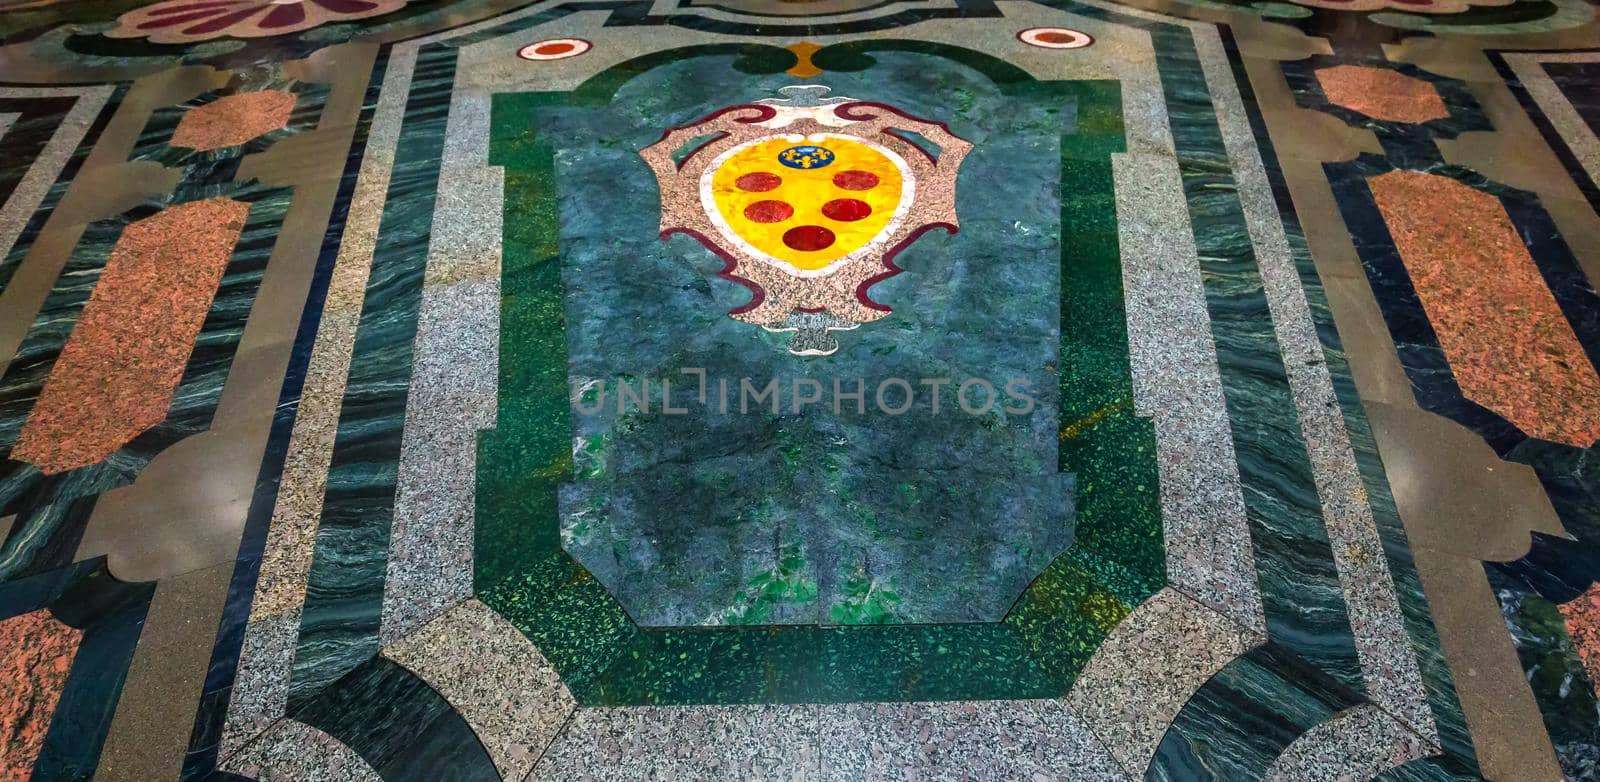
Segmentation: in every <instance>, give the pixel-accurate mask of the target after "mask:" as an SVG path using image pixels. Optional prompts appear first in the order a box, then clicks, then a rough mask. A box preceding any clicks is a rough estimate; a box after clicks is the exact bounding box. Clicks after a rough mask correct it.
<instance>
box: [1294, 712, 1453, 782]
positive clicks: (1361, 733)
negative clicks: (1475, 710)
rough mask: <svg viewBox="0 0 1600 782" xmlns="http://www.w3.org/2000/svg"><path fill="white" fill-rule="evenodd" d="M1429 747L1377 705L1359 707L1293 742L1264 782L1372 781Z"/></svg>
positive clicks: (1430, 750) (1423, 754) (1427, 752)
mask: <svg viewBox="0 0 1600 782" xmlns="http://www.w3.org/2000/svg"><path fill="white" fill-rule="evenodd" d="M1434 750H1435V748H1434V747H1433V746H1430V742H1428V741H1426V740H1424V739H1423V738H1422V737H1421V736H1419V735H1417V734H1416V733H1414V732H1412V731H1411V730H1409V729H1407V728H1406V727H1405V726H1404V725H1401V724H1400V721H1399V720H1396V719H1395V718H1394V717H1391V716H1389V714H1388V713H1387V712H1385V711H1383V710H1382V709H1379V708H1378V707H1377V706H1374V705H1372V704H1370V703H1363V704H1361V705H1360V706H1356V707H1353V708H1350V709H1346V710H1344V711H1342V712H1339V713H1338V714H1335V715H1334V716H1333V718H1332V719H1330V720H1328V721H1327V722H1324V723H1322V724H1320V725H1317V726H1316V727H1314V728H1312V729H1311V730H1308V731H1306V732H1305V733H1302V734H1300V738H1297V739H1295V740H1294V743H1293V744H1290V745H1289V748H1288V749H1286V750H1284V751H1283V754H1282V755H1279V756H1278V759H1277V760H1275V761H1273V763H1272V768H1270V769H1268V771H1267V773H1266V776H1265V777H1263V779H1264V780H1265V781H1266V782H1339V781H1340V780H1350V779H1374V778H1376V777H1377V776H1378V775H1379V774H1382V773H1383V772H1385V771H1388V770H1390V769H1395V768H1399V767H1401V766H1403V765H1405V764H1407V763H1409V762H1411V761H1413V760H1417V759H1418V758H1423V757H1426V756H1428V755H1430V754H1432V753H1433V752H1434Z"/></svg>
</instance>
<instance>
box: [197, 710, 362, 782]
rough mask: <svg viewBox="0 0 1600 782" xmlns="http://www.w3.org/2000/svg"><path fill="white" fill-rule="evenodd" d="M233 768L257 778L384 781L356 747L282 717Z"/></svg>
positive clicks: (291, 781) (232, 763)
mask: <svg viewBox="0 0 1600 782" xmlns="http://www.w3.org/2000/svg"><path fill="white" fill-rule="evenodd" d="M227 765H228V768H229V770H231V771H233V772H234V773H237V774H239V775H241V776H246V777H250V778H252V779H255V780H257V782H382V779H383V778H382V777H380V776H378V772H377V771H375V770H373V768H372V766H370V765H368V764H367V761H365V760H363V759H362V758H361V756H360V755H358V754H356V752H355V750H353V749H351V748H350V747H348V746H345V745H344V744H343V743H341V742H340V741H339V740H338V739H336V738H334V737H332V736H329V735H328V734H326V733H323V732H322V731H320V730H317V729H316V728H313V727H311V726H310V725H307V724H305V723H303V722H297V721H295V720H292V719H285V720H280V721H279V722H278V723H277V724H276V725H274V726H273V727H272V729H271V730H269V731H267V732H266V733H265V734H263V735H262V736H261V737H260V738H258V739H256V740H255V741H254V742H251V744H250V745H249V746H247V747H245V748H244V750H243V751H242V752H240V753H239V755H238V756H236V757H234V758H233V759H232V760H231V761H230V762H229V763H228V764H227Z"/></svg>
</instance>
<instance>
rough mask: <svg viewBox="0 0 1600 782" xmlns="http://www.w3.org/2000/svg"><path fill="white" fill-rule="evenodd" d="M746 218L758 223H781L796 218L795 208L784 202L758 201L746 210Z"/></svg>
mask: <svg viewBox="0 0 1600 782" xmlns="http://www.w3.org/2000/svg"><path fill="white" fill-rule="evenodd" d="M744 216H745V218H746V219H748V220H750V221H751V222H756V223H781V222H783V221H784V220H787V219H789V218H790V217H793V216H794V207H792V206H790V205H788V204H786V203H784V202H782V201H757V202H755V203H753V204H751V205H749V206H747V207H745V208H744Z"/></svg>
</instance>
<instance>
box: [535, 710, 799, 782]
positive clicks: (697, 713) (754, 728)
mask: <svg viewBox="0 0 1600 782" xmlns="http://www.w3.org/2000/svg"><path fill="white" fill-rule="evenodd" d="M824 708H829V707H826V706H814V705H806V704H782V705H761V706H622V707H609V708H592V709H578V710H577V711H576V712H575V713H574V714H573V716H572V720H571V721H570V722H568V723H567V727H566V729H565V730H563V731H562V732H561V735H560V736H559V737H557V738H556V740H555V742H554V743H553V744H551V745H550V749H549V751H547V752H545V754H544V757H542V758H540V759H539V763H538V765H537V766H536V767H535V768H534V770H533V773H532V774H531V775H529V777H528V780H529V782H534V781H535V780H538V781H539V782H546V781H551V780H563V781H564V780H574V781H576V780H593V779H604V780H607V782H623V781H624V780H662V779H672V780H678V779H685V780H687V779H715V780H747V779H759V780H771V781H772V782H777V781H778V780H784V781H785V782H788V781H789V780H794V782H809V780H812V779H815V778H816V777H817V768H818V764H817V753H816V741H815V739H816V731H817V720H818V712H819V710H821V709H824Z"/></svg>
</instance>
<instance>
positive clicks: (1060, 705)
mask: <svg viewBox="0 0 1600 782" xmlns="http://www.w3.org/2000/svg"><path fill="white" fill-rule="evenodd" d="M818 710H819V718H820V723H821V724H820V725H819V727H818V731H817V754H818V759H819V761H820V763H821V774H820V779H824V780H830V781H832V780H838V781H839V782H844V780H861V779H873V780H878V779H884V780H888V779H923V778H927V777H936V778H939V779H1007V780H1010V779H1015V780H1031V779H1071V780H1075V782H1125V780H1127V778H1128V777H1127V775H1126V773H1125V772H1124V771H1123V770H1122V766H1121V765H1119V764H1118V763H1117V760H1116V758H1113V757H1112V756H1111V753H1110V752H1109V751H1107V750H1106V748H1105V746H1104V745H1103V744H1101V743H1100V740H1099V739H1098V738H1096V737H1095V735H1094V734H1093V733H1091V732H1090V731H1089V729H1088V728H1086V727H1084V725H1083V722H1082V720H1080V719H1078V716H1077V715H1075V714H1073V713H1072V709H1071V708H1069V707H1068V706H1067V704H1065V703H1064V702H1062V701H1060V700H1026V701H956V702H946V703H852V704H839V705H829V706H820V707H818Z"/></svg>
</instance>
